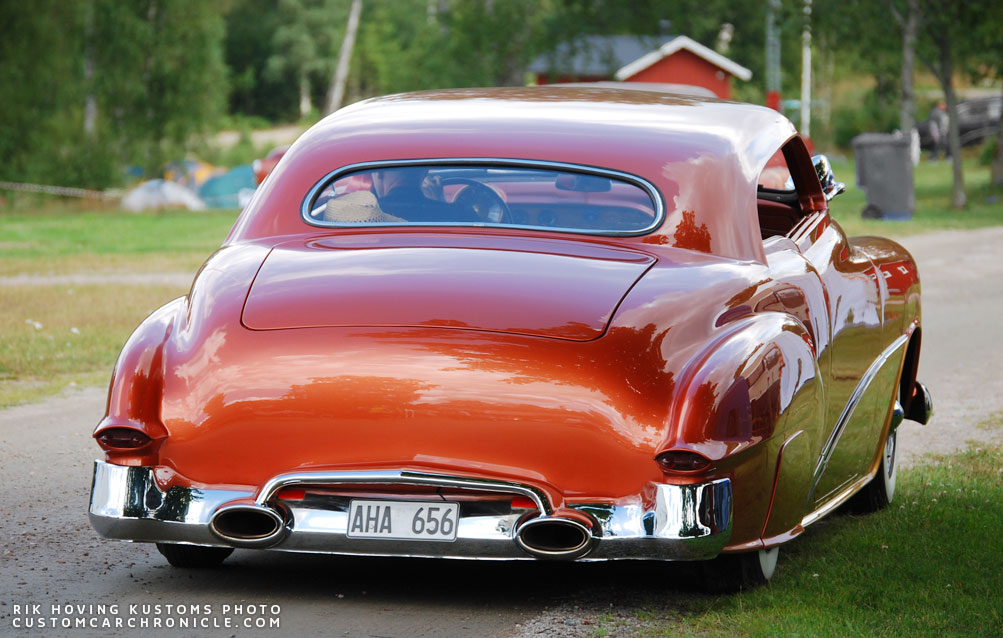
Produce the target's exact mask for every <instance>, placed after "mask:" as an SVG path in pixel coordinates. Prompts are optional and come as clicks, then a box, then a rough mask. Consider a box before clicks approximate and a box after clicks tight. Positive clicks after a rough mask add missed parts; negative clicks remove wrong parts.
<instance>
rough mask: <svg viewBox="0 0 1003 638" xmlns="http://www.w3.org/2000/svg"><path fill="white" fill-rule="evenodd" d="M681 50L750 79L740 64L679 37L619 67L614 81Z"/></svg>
mask: <svg viewBox="0 0 1003 638" xmlns="http://www.w3.org/2000/svg"><path fill="white" fill-rule="evenodd" d="M683 49H685V50H687V51H689V52H690V53H692V54H694V55H696V56H697V57H700V58H703V59H704V60H706V61H707V62H709V63H711V64H713V65H714V66H717V67H721V69H722V70H724V71H727V72H728V73H730V74H732V75H734V76H735V77H736V78H738V79H739V80H744V81H748V80H749V79H751V78H752V71H750V70H749V69H747V68H745V67H744V66H742V65H741V64H737V63H736V62H733V61H731V60H729V59H728V58H726V57H724V56H723V55H721V54H720V53H718V52H717V51H714V50H713V49H709V48H707V47H705V46H704V45H702V44H700V43H699V42H697V41H696V40H693V39H692V38H688V37H686V36H685V35H680V36H676V37H675V38H673V39H672V40H669V41H668V42H666V43H665V44H663V45H662V46H660V47H658V49H656V50H655V51H651V52H650V53H647V54H646V55H644V56H642V57H640V58H638V59H636V60H634V61H633V62H631V63H630V64H627V65H624V66H622V67H620V69H619V70H617V72H616V79H618V80H625V79H627V78H629V77H631V76H632V75H637V74H638V73H640V72H641V71H643V70H644V69H646V68H648V67H649V66H652V65H653V64H656V63H658V62H659V61H661V60H663V59H665V58H667V57H669V56H670V55H672V54H673V53H675V52H677V51H681V50H683Z"/></svg>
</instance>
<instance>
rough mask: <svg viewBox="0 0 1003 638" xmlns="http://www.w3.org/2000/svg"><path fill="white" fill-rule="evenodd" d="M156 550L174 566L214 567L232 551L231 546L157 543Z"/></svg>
mask: <svg viewBox="0 0 1003 638" xmlns="http://www.w3.org/2000/svg"><path fill="white" fill-rule="evenodd" d="M157 551H159V552H160V553H161V554H163V556H164V558H166V559H167V562H168V563H170V564H171V565H174V566H175V567H215V566H217V565H219V564H220V563H222V562H223V561H224V560H226V557H227V556H229V555H230V554H232V553H233V548H232V547H202V546H201V545H175V544H174V543H157Z"/></svg>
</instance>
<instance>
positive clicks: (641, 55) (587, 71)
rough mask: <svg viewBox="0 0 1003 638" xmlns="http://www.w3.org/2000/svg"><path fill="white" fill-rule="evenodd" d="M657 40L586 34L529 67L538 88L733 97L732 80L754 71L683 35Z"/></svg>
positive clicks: (742, 78)
mask: <svg viewBox="0 0 1003 638" xmlns="http://www.w3.org/2000/svg"><path fill="white" fill-rule="evenodd" d="M660 41H661V38H652V37H638V36H623V35H615V36H585V37H582V38H578V39H577V40H575V41H573V42H570V43H564V44H562V45H560V46H559V47H557V48H556V49H555V50H554V51H552V52H551V53H548V54H546V55H542V56H540V57H539V58H537V59H536V60H534V61H533V63H532V64H531V65H530V67H529V72H530V73H532V74H533V75H534V78H535V81H536V83H537V84H554V83H563V82H598V81H602V80H609V79H616V80H619V81H621V82H646V83H660V84H688V85H691V86H701V87H704V88H706V89H708V90H710V91H711V92H712V93H714V95H716V96H718V97H720V98H723V99H729V98H731V78H732V77H736V78H738V79H740V80H743V81H748V80H749V79H750V78H751V77H752V71H750V70H749V69H747V68H745V67H744V66H742V65H740V64H738V63H736V62H734V61H732V60H729V59H728V58H726V57H725V56H723V55H721V54H720V53H717V52H716V51H714V50H712V49H709V48H707V47H705V46H703V45H702V44H700V43H699V42H696V41H695V40H692V39H691V38H688V37H686V36H684V35H680V36H676V37H674V38H672V39H670V40H668V41H667V42H662V43H661V44H660Z"/></svg>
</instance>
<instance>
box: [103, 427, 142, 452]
mask: <svg viewBox="0 0 1003 638" xmlns="http://www.w3.org/2000/svg"><path fill="white" fill-rule="evenodd" d="M97 440H98V443H100V444H101V446H102V447H104V448H107V449H110V450H134V449H136V448H141V447H143V446H144V445H147V444H148V443H149V442H150V441H152V440H153V439H151V438H150V437H149V436H147V435H146V434H145V433H143V432H140V431H139V430H133V429H132V428H109V429H107V430H105V431H104V432H102V433H101V434H99V435H98V437H97Z"/></svg>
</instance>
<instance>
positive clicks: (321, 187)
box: [303, 162, 661, 235]
mask: <svg viewBox="0 0 1003 638" xmlns="http://www.w3.org/2000/svg"><path fill="white" fill-rule="evenodd" d="M303 216H304V218H305V219H306V220H307V221H308V222H310V223H311V224H315V225H318V226H334V227H344V226H349V227H352V226H414V225H419V226H492V227H513V228H531V229H539V230H550V231H558V232H575V233H591V234H598V235H635V234H642V233H646V232H648V231H650V230H652V229H654V228H655V227H656V226H658V224H659V223H660V222H661V205H660V200H659V198H658V195H657V193H656V191H655V189H654V187H653V186H651V185H650V184H648V183H647V182H645V181H644V180H641V179H639V178H637V177H633V176H631V175H626V174H623V173H617V172H614V171H605V170H599V169H585V168H578V167H565V166H563V165H560V166H550V165H547V166H539V165H535V164H533V165H523V164H520V165H504V164H495V163H491V164H486V163H485V164H468V163H462V164H461V163H457V164H438V163H436V164H431V163H415V162H407V163H396V164H381V165H371V166H367V167H365V168H358V167H356V168H354V169H353V168H351V167H350V168H348V169H345V170H343V171H339V172H336V173H334V174H333V175H331V176H329V177H327V178H326V179H325V180H323V181H321V182H320V183H319V184H318V185H317V186H316V187H315V188H314V189H313V190H312V191H311V193H310V194H309V196H308V197H307V199H306V201H305V202H304V207H303Z"/></svg>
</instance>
